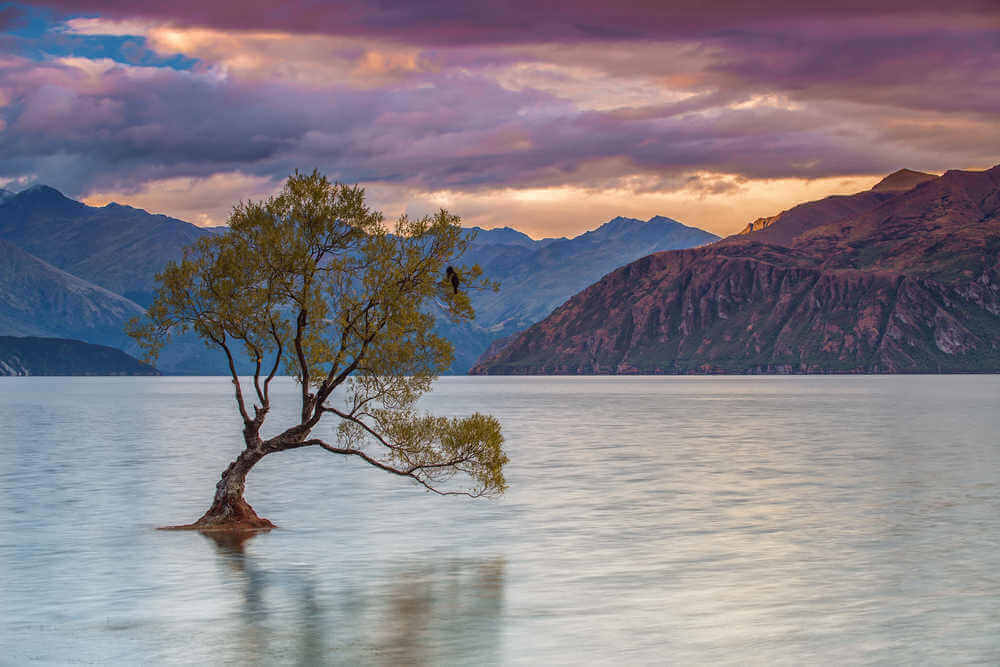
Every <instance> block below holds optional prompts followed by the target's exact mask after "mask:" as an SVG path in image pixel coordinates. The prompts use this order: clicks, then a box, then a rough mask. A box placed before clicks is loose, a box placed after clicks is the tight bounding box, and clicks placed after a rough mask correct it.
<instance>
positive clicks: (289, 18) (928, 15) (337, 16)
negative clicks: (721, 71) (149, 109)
mask: <svg viewBox="0 0 1000 667" xmlns="http://www.w3.org/2000/svg"><path fill="white" fill-rule="evenodd" d="M46 4H48V5H50V6H52V7H54V8H58V9H61V10H63V11H65V12H71V13H74V14H82V13H92V14H99V15H101V16H109V17H123V18H133V17H147V18H155V19H160V20H167V21H173V22H176V23H179V24H185V25H199V26H211V27H215V28H221V29H226V30H283V31H290V32H302V33H316V32H320V33H326V34H341V35H352V36H353V35H357V34H359V33H361V34H366V35H371V36H381V37H391V38H394V39H399V40H402V41H408V42H415V43H421V44H437V45H440V44H517V43H529V42H538V41H549V42H551V41H580V40H588V39H590V40H609V39H611V40H620V39H677V38H683V39H687V38H691V37H692V36H699V35H704V34H710V33H714V32H717V31H719V30H725V29H727V28H732V27H733V26H744V25H748V24H766V23H769V22H773V21H785V20H789V19H809V20H818V21H834V20H840V19H844V18H852V17H875V18H885V19H886V20H887V27H890V26H891V23H890V22H891V21H893V20H896V19H898V18H899V17H903V18H905V19H908V20H912V19H913V18H914V17H917V18H918V19H921V20H925V21H926V22H927V25H929V26H933V25H935V17H949V18H952V19H953V17H955V16H956V15H962V14H971V15H975V16H976V17H978V19H979V20H981V21H988V22H992V23H993V27H994V28H996V22H997V17H998V15H1000V7H998V5H997V3H996V2H995V1H994V0H953V1H951V2H948V3H940V2H930V1H928V0H880V1H879V2H877V3H872V2H870V0H839V1H838V2H829V1H828V0H822V1H820V0H769V1H768V2H760V3H751V2H745V0H714V1H713V2H710V3H706V2H703V1H701V0H671V1H670V2H663V1H662V0H640V1H633V2H618V3H612V2H607V1H606V0H562V1H555V2H552V1H550V2H538V1H537V0H508V1H507V2H502V3H489V2H485V3H475V2H467V1H466V0H429V1H422V2H414V1H412V0H381V1H380V2H365V1H363V0H347V1H343V0H341V1H335V2H319V1H317V0H299V1H298V2H283V3H247V2H244V1H243V0H239V1H236V0H218V1H214V2H204V1H201V0H170V1H165V0H152V1H150V0H147V1H146V2H142V3H136V2H131V1H130V0H128V1H126V0H56V1H54V2H50V3H46ZM938 23H939V21H938Z"/></svg>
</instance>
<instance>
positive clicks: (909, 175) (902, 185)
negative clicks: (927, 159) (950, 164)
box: [872, 169, 937, 192]
mask: <svg viewBox="0 0 1000 667" xmlns="http://www.w3.org/2000/svg"><path fill="white" fill-rule="evenodd" d="M935 178H937V176H935V175H934V174H926V173H924V172H922V171H913V170H912V169H900V170H899V171H894V172H892V173H891V174H889V175H888V176H886V177H885V178H883V179H882V180H881V181H879V182H878V183H876V184H875V186H874V187H873V188H872V192H906V191H907V190H912V189H913V188H915V187H917V186H918V185H920V184H921V183H926V182H927V181H933V180H934V179H935Z"/></svg>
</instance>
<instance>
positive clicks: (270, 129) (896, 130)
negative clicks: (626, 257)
mask: <svg viewBox="0 0 1000 667" xmlns="http://www.w3.org/2000/svg"><path fill="white" fill-rule="evenodd" d="M49 4H50V6H51V7H55V8H58V9H60V10H61V11H65V12H69V14H67V15H65V16H64V17H63V19H64V20H62V22H60V23H58V24H55V25H53V26H52V29H51V30H49V31H48V33H47V35H46V36H43V37H41V38H39V39H38V40H35V42H36V43H35V44H34V46H32V48H30V49H28V48H27V47H25V43H26V42H25V38H23V37H18V38H17V39H16V40H14V41H8V42H3V41H0V141H2V143H3V147H4V150H3V151H2V153H0V180H3V179H23V178H26V177H27V175H32V174H33V175H35V177H37V178H38V179H39V180H41V181H43V182H47V183H50V184H51V185H54V186H56V187H59V188H60V189H63V190H65V191H66V192H67V193H68V194H70V195H76V196H84V195H86V196H89V197H91V198H96V199H94V200H95V201H96V200H97V199H101V198H104V197H108V196H112V195H114V196H115V197H121V198H122V199H123V200H124V201H125V202H127V203H132V201H130V199H129V197H130V196H131V197H135V198H137V199H136V200H135V201H141V202H147V203H149V205H150V207H152V210H156V209H157V207H158V206H168V207H172V208H163V209H161V210H163V211H164V212H167V213H171V214H174V215H178V216H180V217H184V216H190V217H192V218H194V219H196V220H201V221H206V220H211V221H215V222H218V221H219V220H220V219H221V218H224V214H225V212H226V211H227V210H228V206H229V204H231V203H232V201H229V200H230V199H232V200H235V199H237V198H239V197H244V196H250V195H253V196H256V194H254V193H263V192H267V191H268V188H270V187H272V186H275V185H276V184H277V183H279V182H280V181H281V179H283V178H284V177H285V176H287V174H288V173H289V172H291V171H292V170H293V169H296V168H299V169H305V170H309V169H312V168H314V167H315V168H319V169H320V170H322V171H324V172H326V173H328V174H330V176H331V177H332V178H335V179H339V180H342V181H346V182H350V183H362V184H371V185H372V187H373V192H374V191H376V190H377V191H379V192H383V193H386V194H385V196H386V197H387V201H390V203H393V202H394V204H393V205H396V204H398V203H399V202H398V196H400V195H401V193H402V194H407V195H408V196H413V197H416V198H417V200H418V201H420V202H431V201H434V200H435V197H438V198H439V195H438V194H433V193H449V194H448V197H451V199H452V200H454V201H457V202H460V203H461V204H463V205H467V206H469V207H471V208H470V210H471V211H472V215H473V217H475V218H476V219H482V220H494V219H496V221H497V224H503V223H502V221H501V220H499V217H502V216H503V215H510V216H511V217H522V218H523V217H528V218H531V219H532V220H536V221H541V220H551V221H552V223H551V224H553V225H557V224H559V225H563V226H564V227H565V228H566V229H568V228H569V227H567V225H571V222H570V221H569V220H570V218H569V217H566V216H562V215H561V214H558V213H557V212H555V207H556V206H562V207H564V209H565V210H566V211H573V212H574V213H573V215H574V216H575V215H576V213H575V212H577V211H579V212H580V213H583V212H584V211H586V210H590V211H594V212H597V211H601V212H602V214H601V215H602V216H603V211H608V213H609V215H608V217H613V215H610V213H611V211H610V208H612V207H614V206H618V207H621V208H622V209H623V210H622V211H620V212H621V213H622V214H632V215H635V216H636V217H649V216H650V215H653V214H655V213H663V214H665V215H672V216H673V217H679V216H678V215H675V214H673V213H671V212H670V211H669V210H662V209H660V208H656V207H658V206H660V205H661V204H662V205H663V206H667V205H670V206H673V207H674V208H675V209H677V210H681V211H684V212H685V215H688V216H689V217H691V216H693V218H692V219H698V220H708V222H707V223H706V224H711V225H714V228H715V229H717V230H719V229H729V228H732V227H737V226H741V225H742V224H743V223H744V222H745V221H746V219H747V216H746V215H743V211H742V208H741V207H739V206H736V207H733V206H728V205H724V203H723V199H724V198H725V197H737V198H739V197H743V199H742V200H740V201H745V202H748V203H747V206H750V204H751V203H752V202H753V201H760V202H764V201H766V202H768V204H769V205H774V206H777V207H779V208H781V207H787V206H788V205H791V204H792V203H794V200H793V199H791V197H793V196H798V195H801V194H805V193H813V192H818V191H816V190H815V189H814V186H815V184H824V185H825V186H828V187H834V184H836V183H839V182H841V181H842V180H843V179H845V178H848V179H859V178H872V177H874V176H875V175H877V174H884V173H888V172H889V171H893V170H895V169H897V168H900V167H903V166H906V167H911V168H916V169H923V170H932V171H933V170H937V171H942V170H944V169H947V168H951V167H971V166H989V165H991V164H993V163H995V162H996V161H997V159H996V154H995V147H996V146H997V145H1000V124H998V123H996V110H997V109H1000V85H998V84H1000V74H998V72H1000V49H997V48H996V47H997V45H998V43H1000V42H998V40H1000V20H998V16H1000V10H998V9H997V7H996V5H995V3H993V2H975V1H973V0H970V1H968V2H967V1H965V0H957V2H954V3H949V5H948V7H947V8H940V7H939V6H937V5H932V4H930V3H925V2H905V3H904V2H895V1H894V0H890V1H889V2H885V3H878V8H877V10H872V9H871V8H869V7H868V5H869V4H870V3H867V2H866V3H863V4H864V9H862V3H860V2H854V1H853V0H850V1H848V2H845V3H822V4H820V3H802V2H794V3H793V2H785V1H783V0H782V1H781V2H771V3H766V4H764V5H755V6H753V7H750V6H749V5H746V4H745V3H742V2H739V3H737V2H723V3H713V4H712V7H711V9H710V10H705V9H700V7H701V5H702V4H703V3H695V2H686V1H685V2H679V3H670V9H664V6H665V5H664V3H661V2H655V3H654V2H647V3H619V5H618V6H611V5H608V4H607V3H603V2H602V3H597V2H589V1H585V2H578V3H573V4H572V5H569V4H566V5H559V3H556V4H554V5H553V4H551V3H537V2H530V3H529V2H515V3H513V4H512V5H511V4H509V3H508V5H506V8H505V9H503V10H498V9H496V7H495V6H494V5H488V6H482V7H473V6H469V5H467V4H464V3H463V4H459V3H457V2H451V1H439V2H432V3H408V2H407V3H404V2H402V1H399V2H396V1H390V2H384V3H378V4H373V3H363V2H341V3H312V2H309V3H300V4H287V3H286V5H285V6H283V7H282V8H280V9H277V8H275V7H273V6H269V5H266V4H261V3H250V4H247V3H239V4H237V3H230V2H188V1H186V0H179V1H177V2H171V3H165V2H150V3H124V2H98V1H96V0H95V1H86V2H69V1H66V2H54V3H49ZM79 13H86V14H88V16H82V17H81V16H79V15H75V14H79ZM94 14H97V15H96V16H95V15H94ZM111 38H113V39H114V40H117V41H115V42H114V45H115V47H114V48H113V49H111V48H108V49H105V50H104V51H99V50H95V47H94V46H93V44H91V43H89V42H88V44H90V46H88V47H87V49H84V48H83V46H79V48H78V49H77V46H74V45H78V41H75V40H84V39H89V40H98V41H100V40H103V39H111ZM46 40H48V41H46ZM56 42H58V48H56V46H53V45H54V44H55V43H56ZM79 44H83V42H79ZM50 46H51V52H45V51H44V49H45V48H50ZM43 47H44V48H43ZM74 49H77V50H74ZM88 49H89V50H88ZM39 50H41V51H42V55H41V56H39V55H38V54H39ZM98 52H99V53H100V55H96V54H98ZM4 54H6V55H4ZM130 54H132V55H130ZM774 183H779V184H782V187H784V188H786V191H787V192H788V196H787V198H786V199H785V200H784V201H783V202H778V201H777V199H775V198H773V197H771V198H767V197H763V195H761V197H758V198H757V199H752V198H750V199H748V198H747V197H749V195H746V194H745V193H746V192H765V191H767V192H770V190H768V188H770V187H771V185H766V186H765V184H774ZM794 183H798V185H794ZM213 188H215V189H216V191H217V193H218V196H217V197H214V198H213V197H212V196H211V194H210V193H211V192H212V189H213ZM747 188H750V190H747ZM754 188H756V189H754ZM158 190H162V191H169V192H173V193H175V194H176V196H175V197H173V198H172V199H171V198H170V197H158V196H157V195H156V193H157V191H158ZM183 193H186V194H183ZM428 193H431V194H428ZM519 193H520V194H519ZM740 193H743V194H740ZM563 195H566V196H565V197H564V196H563ZM440 196H443V195H440ZM682 199H683V200H684V201H689V202H693V203H692V204H690V205H687V204H683V203H682ZM196 200H197V201H196ZM171 201H173V202H174V203H171ZM212 201H222V202H227V203H225V204H212V203H211V202H212ZM577 201H584V202H587V204H586V206H584V207H577V206H576V204H575V203H574V202H577ZM491 202H492V204H491ZM632 203H636V205H637V206H638V203H642V205H643V206H649V207H653V208H652V210H650V209H646V210H645V212H642V211H639V210H635V207H634V206H632ZM489 206H493V207H494V208H492V209H489V208H488V207H489ZM504 206H506V207H509V208H508V209H502V208H496V207H504ZM699 207H700V208H699ZM532 210H533V211H535V213H534V214H531V213H530V211H532ZM505 211H506V213H505ZM698 211H703V212H704V211H713V213H712V214H711V215H707V214H705V213H699V212H698ZM458 212H459V213H462V211H461V210H459V211H458ZM775 212H776V211H775V210H765V211H761V212H760V215H765V214H773V213H775ZM567 215H568V214H567ZM199 216H204V217H199ZM725 216H731V217H729V218H726V217H725ZM570 217H572V216H570ZM573 219H575V218H573ZM679 219H684V218H682V217H680V218H679ZM557 220H562V221H563V222H558V223H557V222H556V221H557ZM591 222H593V221H591ZM531 224H536V223H531ZM537 224H541V223H540V222H539V223H537ZM536 226H537V225H536Z"/></svg>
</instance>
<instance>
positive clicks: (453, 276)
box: [444, 266, 461, 294]
mask: <svg viewBox="0 0 1000 667" xmlns="http://www.w3.org/2000/svg"><path fill="white" fill-rule="evenodd" d="M444 275H445V278H446V279H447V280H449V281H450V282H451V288H452V289H453V290H455V291H454V293H455V294H458V283H459V282H461V281H459V279H458V273H457V272H456V271H455V269H453V268H451V267H450V266H449V267H448V268H447V269H445V271H444Z"/></svg>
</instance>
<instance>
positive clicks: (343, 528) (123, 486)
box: [0, 376, 1000, 665]
mask: <svg viewBox="0 0 1000 667" xmlns="http://www.w3.org/2000/svg"><path fill="white" fill-rule="evenodd" d="M435 387H436V388H435V390H434V392H433V393H432V394H430V395H428V397H427V398H426V401H425V403H426V406H427V407H428V408H429V409H432V410H434V411H436V412H441V413H448V414H468V413H471V412H473V411H484V412H490V413H493V414H495V415H497V416H498V417H499V418H500V420H501V422H502V423H503V426H504V431H505V435H506V438H507V443H506V448H507V450H508V453H509V456H510V460H511V462H510V464H509V466H508V470H507V478H508V481H509V483H510V490H509V491H508V492H507V494H506V495H505V496H504V497H503V498H502V499H500V500H496V501H487V500H470V499H468V498H464V497H459V498H454V497H447V498H442V497H438V496H434V495H431V494H427V493H425V492H423V491H421V490H420V489H419V488H417V487H415V486H413V485H412V484H410V483H409V482H407V481H406V480H400V479H399V478H395V477H391V476H389V475H386V474H385V473H382V472H380V471H377V470H375V469H372V468H369V467H367V466H365V465H364V464H363V463H362V462H360V461H357V460H344V459H343V457H336V456H333V455H330V454H327V453H325V452H323V451H321V450H300V451H292V452H285V453H282V454H277V455H274V456H269V457H267V458H265V459H264V460H263V461H262V462H261V464H259V465H258V466H257V468H255V470H254V471H253V472H252V473H251V475H250V478H249V481H248V492H247V497H248V500H249V501H250V502H251V504H253V506H254V507H255V508H256V509H257V511H258V513H259V514H260V515H261V516H266V517H268V518H270V519H271V520H273V521H274V522H275V523H277V524H278V525H279V526H281V529H279V530H275V531H272V532H271V533H268V534H265V535H260V536H257V537H255V538H253V539H251V540H249V541H247V542H246V543H244V544H242V545H239V544H232V543H230V544H217V543H216V542H214V541H213V540H210V539H209V538H206V537H204V536H202V535H200V534H197V533H177V532H162V531H156V530H154V529H155V527H156V526H159V525H164V524H176V523H182V522H188V521H192V520H194V519H195V518H197V517H198V516H199V515H200V514H201V513H202V512H203V511H204V510H205V509H206V507H207V504H208V501H209V499H210V496H211V493H212V491H213V488H214V484H215V481H216V480H217V479H218V475H219V473H220V472H221V471H222V470H223V469H224V468H225V466H226V465H227V464H228V462H229V461H230V460H231V459H232V458H233V457H234V456H235V455H236V454H237V453H238V451H239V449H240V447H241V439H240V434H239V423H238V421H237V419H236V417H235V411H234V409H233V406H232V399H231V392H230V384H229V383H228V382H227V381H226V380H225V379H224V378H72V379H68V378H0V649H2V650H0V664H11V665H22V664H39V663H41V664H46V663H51V664H93V663H97V664H107V663H111V664H138V663H143V664H171V663H173V664H177V663H186V664H190V663H194V664H232V665H242V664H254V663H260V664H324V663H329V664H374V665H397V664H449V665H450V664H464V665H480V664H485V665H491V664H517V665H539V664H545V665H563V664H565V665H571V664H611V663H614V664H628V665H642V664H664V663H676V664H766V665H773V664H790V665H791V664H816V663H822V664H858V663H893V664H914V663H925V664H966V663H968V664H972V663H980V664H998V663H1000V376H937V377H932V376H919V377H917V376H896V377H891V376H881V377H681V378H678V377H656V378H651V377H650V378H642V377H586V378H466V377H449V378H444V379H442V380H441V381H440V382H439V383H438V384H437V385H436V386H435ZM294 391H295V388H294V386H293V385H292V384H291V383H290V382H285V383H284V384H282V386H281V391H280V394H281V396H282V397H285V398H287V399H289V405H290V401H291V399H292V398H293V394H294ZM280 416H281V415H280V414H275V415H272V421H274V422H278V421H280Z"/></svg>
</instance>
